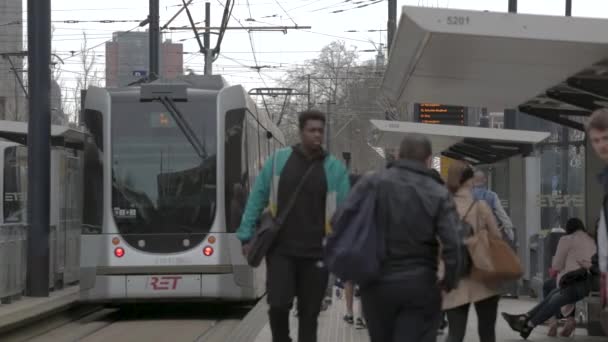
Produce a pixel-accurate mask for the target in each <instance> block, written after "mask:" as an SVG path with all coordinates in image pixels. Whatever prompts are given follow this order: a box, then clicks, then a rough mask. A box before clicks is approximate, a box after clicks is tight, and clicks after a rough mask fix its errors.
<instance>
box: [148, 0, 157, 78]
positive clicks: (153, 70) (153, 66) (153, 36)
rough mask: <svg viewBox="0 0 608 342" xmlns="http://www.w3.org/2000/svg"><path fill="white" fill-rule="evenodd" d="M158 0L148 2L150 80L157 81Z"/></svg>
mask: <svg viewBox="0 0 608 342" xmlns="http://www.w3.org/2000/svg"><path fill="white" fill-rule="evenodd" d="M158 2H159V0H150V8H149V10H150V14H149V17H148V19H149V20H150V30H149V31H148V34H149V36H150V79H151V80H155V79H158V77H159V75H160V72H159V71H160V24H159V20H160V15H159V5H158Z"/></svg>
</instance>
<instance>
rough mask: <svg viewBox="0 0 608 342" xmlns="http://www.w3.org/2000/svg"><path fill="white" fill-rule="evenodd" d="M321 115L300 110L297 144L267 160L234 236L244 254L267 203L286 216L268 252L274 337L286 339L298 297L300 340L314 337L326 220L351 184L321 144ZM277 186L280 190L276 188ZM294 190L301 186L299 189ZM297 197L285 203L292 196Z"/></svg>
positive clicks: (279, 341) (323, 283)
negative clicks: (298, 139) (239, 242)
mask: <svg viewBox="0 0 608 342" xmlns="http://www.w3.org/2000/svg"><path fill="white" fill-rule="evenodd" d="M325 120H326V119H325V114H323V113H322V112H319V111H314V110H311V111H305V112H302V113H300V114H299V116H298V122H299V129H300V139H301V141H300V143H299V144H297V145H294V146H292V147H288V148H285V149H281V150H278V151H277V152H276V153H275V154H274V155H273V156H271V157H270V158H269V160H267V161H266V163H265V165H264V167H263V169H262V171H261V173H260V175H259V176H258V177H257V179H256V181H255V185H254V186H253V189H252V191H251V194H250V196H249V198H248V200H247V205H246V207H245V212H244V214H243V219H242V223H241V225H240V227H239V229H238V231H237V237H238V238H239V240H241V242H242V243H243V252H244V253H245V254H247V253H248V249H249V248H250V247H249V244H248V243H249V241H250V240H251V239H252V237H253V235H254V230H255V228H254V225H255V223H256V221H257V220H258V218H259V217H260V215H261V213H262V211H263V210H264V208H266V207H267V206H268V207H269V208H270V210H271V213H273V214H274V215H273V216H275V217H277V216H280V215H282V214H283V213H284V212H286V218H285V220H284V223H283V225H282V226H281V230H280V231H279V234H278V236H277V237H276V240H275V241H274V244H273V246H272V247H271V249H270V250H269V251H268V254H267V255H266V270H267V275H266V286H267V300H268V305H269V307H270V308H269V311H268V315H269V322H270V329H271V331H272V340H273V342H290V341H291V338H290V332H289V311H290V309H291V307H292V305H293V302H294V298H297V310H298V322H299V327H298V339H297V341H298V342H316V341H317V325H318V316H319V313H320V310H321V303H322V300H323V297H324V295H325V290H326V288H327V282H328V270H327V268H326V266H325V265H324V263H323V261H322V258H323V241H324V239H325V237H326V235H327V234H328V233H329V219H330V218H331V217H332V215H333V213H334V211H335V209H336V208H337V206H338V205H339V204H340V203H341V202H342V201H343V200H344V199H345V198H346V196H347V194H348V191H349V188H350V185H349V179H348V173H347V170H346V168H345V166H344V165H343V164H342V163H341V162H340V161H338V159H336V158H335V157H333V156H331V155H329V154H328V153H327V152H325V151H324V150H323V148H322V144H323V136H324V131H325ZM277 188H278V189H277ZM296 189H300V190H301V191H299V193H298V191H297V190H296ZM294 193H296V195H297V197H296V198H295V202H293V206H291V208H287V209H289V210H286V206H288V202H290V200H291V196H292V195H294Z"/></svg>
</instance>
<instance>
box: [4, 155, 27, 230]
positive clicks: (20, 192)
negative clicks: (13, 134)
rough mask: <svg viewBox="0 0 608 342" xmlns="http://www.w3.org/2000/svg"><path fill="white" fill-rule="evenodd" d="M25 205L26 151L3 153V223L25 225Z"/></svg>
mask: <svg viewBox="0 0 608 342" xmlns="http://www.w3.org/2000/svg"><path fill="white" fill-rule="evenodd" d="M26 204H27V149H26V148H25V147H23V146H14V147H7V148H6V149H5V151H4V223H25V220H26V216H25V215H26V210H27V207H26Z"/></svg>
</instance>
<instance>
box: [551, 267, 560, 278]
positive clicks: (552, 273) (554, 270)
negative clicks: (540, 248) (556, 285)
mask: <svg viewBox="0 0 608 342" xmlns="http://www.w3.org/2000/svg"><path fill="white" fill-rule="evenodd" d="M558 274H559V271H558V270H556V269H554V268H549V277H551V278H555V277H557V275H558Z"/></svg>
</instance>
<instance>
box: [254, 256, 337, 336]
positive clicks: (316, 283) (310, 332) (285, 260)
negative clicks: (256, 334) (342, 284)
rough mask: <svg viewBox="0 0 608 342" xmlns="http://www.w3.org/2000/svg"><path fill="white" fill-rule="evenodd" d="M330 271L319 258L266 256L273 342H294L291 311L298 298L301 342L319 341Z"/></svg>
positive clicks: (269, 312)
mask: <svg viewBox="0 0 608 342" xmlns="http://www.w3.org/2000/svg"><path fill="white" fill-rule="evenodd" d="M327 277H328V274H327V268H326V267H325V266H324V265H323V264H322V263H320V261H319V260H316V259H307V258H297V257H289V256H284V255H280V254H275V253H273V254H269V255H268V256H267V257H266V287H267V292H268V295H267V299H268V306H269V307H270V309H269V310H268V317H269V321H270V330H271V331H272V341H273V342H290V341H291V338H290V337H289V311H290V310H291V307H292V305H293V300H294V297H297V298H298V301H297V303H298V323H299V324H298V342H316V341H317V325H318V318H319V312H320V311H321V302H322V300H323V296H324V295H325V289H326V288H327Z"/></svg>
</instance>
